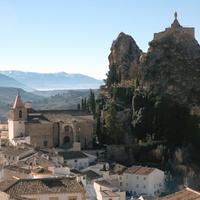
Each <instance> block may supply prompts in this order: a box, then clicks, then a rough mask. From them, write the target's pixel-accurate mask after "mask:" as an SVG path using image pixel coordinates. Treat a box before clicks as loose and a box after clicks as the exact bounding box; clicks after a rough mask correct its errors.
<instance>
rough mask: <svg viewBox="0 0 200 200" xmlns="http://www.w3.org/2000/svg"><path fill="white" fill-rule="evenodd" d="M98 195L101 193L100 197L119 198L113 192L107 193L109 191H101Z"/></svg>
mask: <svg viewBox="0 0 200 200" xmlns="http://www.w3.org/2000/svg"><path fill="white" fill-rule="evenodd" d="M100 193H101V195H102V197H105V198H106V197H107V198H108V197H119V195H118V194H116V193H114V192H111V191H109V190H101V191H100Z"/></svg>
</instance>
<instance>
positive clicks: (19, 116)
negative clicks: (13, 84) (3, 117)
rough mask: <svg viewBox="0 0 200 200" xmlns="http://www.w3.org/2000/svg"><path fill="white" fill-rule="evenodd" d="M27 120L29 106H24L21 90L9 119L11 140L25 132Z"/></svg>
mask: <svg viewBox="0 0 200 200" xmlns="http://www.w3.org/2000/svg"><path fill="white" fill-rule="evenodd" d="M26 120H27V108H25V107H24V104H23V102H22V99H21V96H20V92H18V95H17V96H16V99H15V102H14V105H13V107H12V108H11V110H10V117H9V119H8V131H9V140H12V139H13V138H15V137H18V136H20V135H22V134H24V133H25V122H26Z"/></svg>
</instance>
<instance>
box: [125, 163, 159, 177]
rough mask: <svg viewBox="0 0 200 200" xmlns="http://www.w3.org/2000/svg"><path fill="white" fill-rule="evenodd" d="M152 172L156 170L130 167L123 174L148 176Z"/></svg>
mask: <svg viewBox="0 0 200 200" xmlns="http://www.w3.org/2000/svg"><path fill="white" fill-rule="evenodd" d="M154 170H156V168H153V167H142V166H137V165H133V166H132V167H130V168H128V169H127V170H125V171H124V173H128V174H135V175H149V174H150V173H151V172H153V171H154Z"/></svg>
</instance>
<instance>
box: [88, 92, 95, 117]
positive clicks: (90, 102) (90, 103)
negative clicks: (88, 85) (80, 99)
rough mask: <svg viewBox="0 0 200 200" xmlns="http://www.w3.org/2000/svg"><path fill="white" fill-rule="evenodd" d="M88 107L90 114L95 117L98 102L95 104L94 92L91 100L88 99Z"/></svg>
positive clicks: (90, 96) (91, 94)
mask: <svg viewBox="0 0 200 200" xmlns="http://www.w3.org/2000/svg"><path fill="white" fill-rule="evenodd" d="M88 107H89V111H90V113H92V114H93V116H94V117H95V116H96V102H95V95H94V92H93V91H92V90H90V94H89V98H88Z"/></svg>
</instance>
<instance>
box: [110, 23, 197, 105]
mask: <svg viewBox="0 0 200 200" xmlns="http://www.w3.org/2000/svg"><path fill="white" fill-rule="evenodd" d="M154 36H155V38H154V39H153V40H152V41H151V42H150V43H149V45H150V47H149V49H148V52H147V53H146V54H145V53H143V52H142V51H141V50H140V49H139V47H138V46H137V44H136V42H135V41H134V39H133V38H132V37H131V36H129V35H126V34H124V33H120V34H119V36H118V37H117V39H116V40H115V41H114V42H113V44H112V46H111V53H110V55H109V69H110V70H111V69H112V67H113V66H115V67H116V71H117V73H118V74H120V75H121V80H135V79H136V78H137V79H139V84H140V86H141V87H140V88H143V90H145V91H146V92H148V91H155V92H160V93H162V94H166V95H168V96H170V97H171V98H172V99H173V100H176V101H177V102H179V103H181V104H184V105H186V106H187V107H189V108H192V107H195V106H197V107H198V106H199V105H200V45H199V44H198V42H197V40H196V39H195V38H194V28H183V27H182V26H180V24H179V22H178V20H177V19H175V20H174V22H173V23H172V26H171V28H167V29H165V31H163V32H161V33H156V34H155V35H154Z"/></svg>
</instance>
